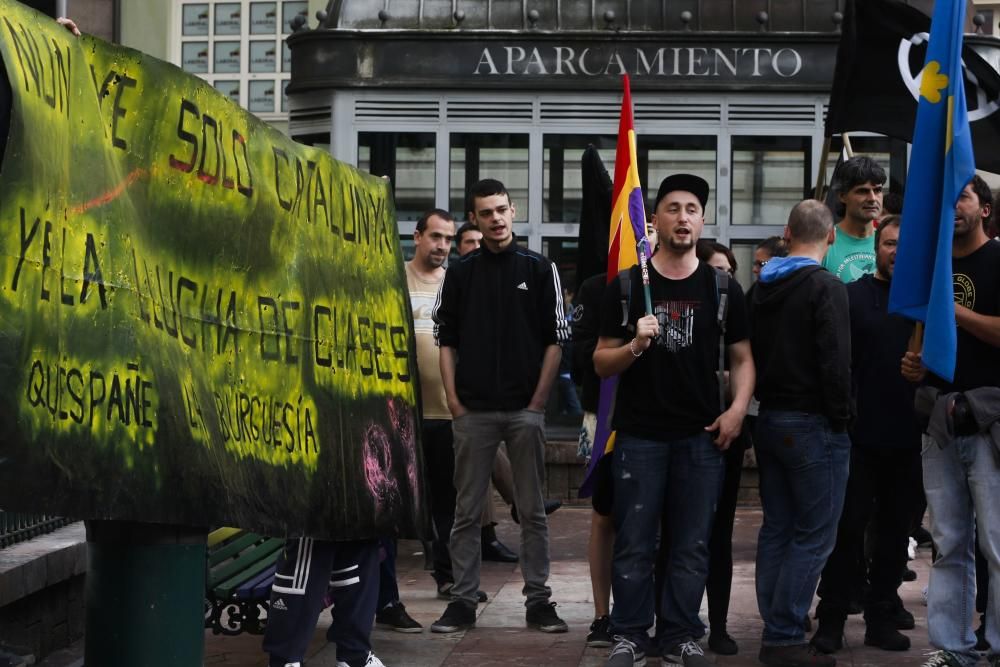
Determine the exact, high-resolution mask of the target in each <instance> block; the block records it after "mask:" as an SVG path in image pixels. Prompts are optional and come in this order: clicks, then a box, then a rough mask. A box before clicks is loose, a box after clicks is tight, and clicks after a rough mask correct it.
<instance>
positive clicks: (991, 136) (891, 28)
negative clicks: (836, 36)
mask: <svg viewBox="0 0 1000 667" xmlns="http://www.w3.org/2000/svg"><path fill="white" fill-rule="evenodd" d="M930 26H931V19H930V17H929V16H927V15H926V14H924V13H922V12H920V11H919V10H917V9H915V8H913V7H910V6H909V5H906V4H903V3H902V2H897V1H896V0H862V1H861V2H858V1H856V0H848V2H847V7H846V9H845V14H844V24H843V28H842V34H841V37H840V49H839V50H838V51H837V69H836V71H835V73H834V78H833V89H832V91H831V93H830V110H829V112H828V113H827V117H826V135H827V136H832V135H834V134H837V133H841V132H851V131H858V130H864V131H869V132H878V133H879V134H884V135H886V136H889V137H894V138H896V139H902V140H904V141H909V142H912V140H913V126H914V124H915V123H916V118H917V95H918V91H919V85H920V84H919V73H920V70H921V69H922V68H923V66H924V57H925V56H926V54H927V33H928V32H929V31H930ZM962 62H963V64H964V66H965V98H966V100H967V101H968V109H969V127H970V128H971V130H972V143H973V147H974V148H975V149H976V151H975V152H976V167H978V168H979V169H983V170H986V171H991V172H993V173H998V174H1000V74H998V73H997V71H996V70H995V69H993V67H992V66H991V65H990V64H989V63H987V62H986V61H985V60H983V58H982V57H981V56H980V55H979V54H977V53H976V52H975V51H974V50H973V49H972V47H970V46H968V45H965V46H963V47H962Z"/></svg>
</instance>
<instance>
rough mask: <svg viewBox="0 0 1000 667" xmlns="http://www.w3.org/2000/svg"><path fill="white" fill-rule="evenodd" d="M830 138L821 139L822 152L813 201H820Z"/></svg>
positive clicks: (828, 155) (824, 180)
mask: <svg viewBox="0 0 1000 667" xmlns="http://www.w3.org/2000/svg"><path fill="white" fill-rule="evenodd" d="M831 139H832V137H826V138H825V139H823V150H822V151H821V153H820V156H819V169H818V172H819V173H818V174H816V189H815V190H814V191H813V199H822V197H823V186H824V185H825V184H826V159H827V158H828V157H830V141H831Z"/></svg>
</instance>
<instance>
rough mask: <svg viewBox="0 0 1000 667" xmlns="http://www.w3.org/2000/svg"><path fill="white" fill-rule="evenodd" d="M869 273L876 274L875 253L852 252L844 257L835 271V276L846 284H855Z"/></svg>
mask: <svg viewBox="0 0 1000 667" xmlns="http://www.w3.org/2000/svg"><path fill="white" fill-rule="evenodd" d="M868 273H875V253H870V252H852V253H851V254H849V255H847V256H846V257H844V259H843V260H842V261H841V262H840V264H839V265H838V266H837V268H836V270H835V271H834V275H836V276H837V277H838V278H840V279H841V280H842V281H843V282H845V283H853V282H854V281H855V280H857V279H858V278H860V277H861V276H863V275H865V274H868ZM845 276H846V277H845Z"/></svg>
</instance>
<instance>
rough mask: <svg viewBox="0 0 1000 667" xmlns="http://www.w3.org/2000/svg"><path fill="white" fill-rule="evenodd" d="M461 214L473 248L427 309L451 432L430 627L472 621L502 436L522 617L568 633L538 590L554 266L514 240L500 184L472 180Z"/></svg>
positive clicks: (555, 325)
mask: <svg viewBox="0 0 1000 667" xmlns="http://www.w3.org/2000/svg"><path fill="white" fill-rule="evenodd" d="M469 202H470V210H471V211H472V212H473V215H474V217H475V220H476V224H477V226H478V227H479V231H480V232H481V233H482V234H483V240H482V247H480V249H479V250H476V251H473V252H471V253H469V254H468V255H465V256H464V257H461V258H460V259H459V260H457V261H455V262H452V263H451V264H450V265H449V267H448V271H447V273H446V274H445V279H444V284H443V285H442V287H441V293H440V295H439V297H438V301H437V304H436V306H435V310H434V320H435V322H437V324H438V340H439V343H440V346H441V349H440V357H441V379H442V382H443V384H444V390H445V394H446V396H447V399H448V408H449V410H450V412H451V415H452V418H453V421H452V429H453V431H454V435H455V489H456V492H457V498H456V506H455V525H454V527H453V528H452V532H451V559H452V566H453V568H454V572H455V585H454V587H453V588H452V592H453V594H454V595H455V599H454V600H453V601H452V602H451V604H449V605H448V608H447V609H446V610H445V612H444V615H442V616H441V618H440V619H439V620H438V621H436V622H435V623H434V624H433V625H431V630H432V631H434V632H457V631H459V630H464V629H468V628H471V627H473V626H475V623H476V603H477V600H476V590H477V588H478V586H479V569H480V557H481V546H480V539H481V532H480V522H481V516H482V512H483V505H484V503H486V502H487V495H486V490H487V488H488V485H489V480H490V473H491V471H492V470H493V461H494V459H495V458H496V451H497V448H498V447H499V445H500V443H501V442H505V443H506V444H507V453H508V455H509V457H510V461H511V466H512V468H513V480H514V495H515V498H516V501H517V509H518V515H519V519H520V523H521V557H520V563H521V571H522V573H523V575H524V594H525V596H526V597H527V601H526V607H527V610H526V613H525V621H526V623H527V624H528V626H529V627H532V628H536V629H538V630H541V631H542V632H566V631H567V629H568V628H567V626H566V623H564V622H563V621H562V619H560V618H559V616H558V615H557V614H556V611H555V604H554V603H553V602H551V601H550V600H549V598H550V597H551V595H552V591H551V589H550V588H549V587H548V585H547V583H546V582H547V580H548V577H549V534H548V524H547V521H546V516H545V506H544V503H543V500H542V483H543V480H544V477H545V405H546V403H547V402H548V398H549V392H550V391H551V390H552V385H553V382H554V380H555V375H556V371H557V369H558V367H559V358H560V356H561V352H560V348H559V342H560V341H562V340H565V339H566V338H567V337H568V336H569V329H568V325H567V323H566V320H565V313H564V309H563V304H562V287H561V285H560V284H559V274H558V272H557V271H556V268H555V265H554V264H553V263H552V262H551V261H550V260H548V259H546V258H545V257H543V256H542V255H539V254H538V253H536V252H532V251H531V250H527V249H524V248H522V247H520V246H519V245H518V244H517V240H516V238H515V236H514V231H513V228H514V214H515V208H514V204H513V203H512V202H511V201H510V195H509V194H508V193H507V189H506V188H505V187H504V185H503V183H501V182H500V181H497V180H494V179H485V180H482V181H479V182H478V183H476V184H475V185H473V186H472V188H471V189H470V196H469Z"/></svg>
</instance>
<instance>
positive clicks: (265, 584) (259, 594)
mask: <svg viewBox="0 0 1000 667" xmlns="http://www.w3.org/2000/svg"><path fill="white" fill-rule="evenodd" d="M273 581H274V570H273V569H271V568H267V569H265V570H264V571H262V572H261V573H260V574H258V575H257V576H255V577H253V578H252V579H249V580H247V581H245V582H243V583H242V584H240V586H239V587H238V588H237V589H236V593H234V595H233V597H235V598H236V599H237V600H259V599H261V598H266V597H268V596H269V595H270V589H271V583H272V582H273Z"/></svg>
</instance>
